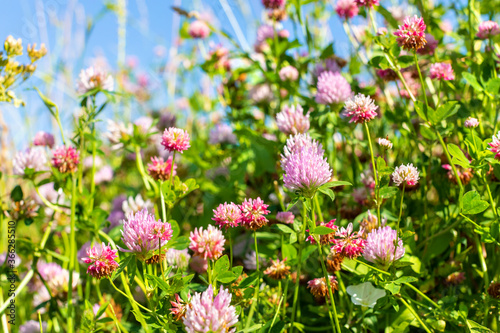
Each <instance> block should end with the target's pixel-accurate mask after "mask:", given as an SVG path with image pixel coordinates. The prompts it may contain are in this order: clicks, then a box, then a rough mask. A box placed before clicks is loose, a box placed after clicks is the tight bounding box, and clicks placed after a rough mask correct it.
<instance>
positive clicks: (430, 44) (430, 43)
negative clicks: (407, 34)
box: [417, 34, 439, 55]
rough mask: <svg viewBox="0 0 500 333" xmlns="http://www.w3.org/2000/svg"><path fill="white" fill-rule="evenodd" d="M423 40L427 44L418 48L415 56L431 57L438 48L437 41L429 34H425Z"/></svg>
mask: <svg viewBox="0 0 500 333" xmlns="http://www.w3.org/2000/svg"><path fill="white" fill-rule="evenodd" d="M425 40H426V41H427V43H426V44H425V45H424V47H422V48H420V49H418V50H417V54H420V55H427V54H428V55H433V54H434V51H435V50H436V48H437V47H438V44H439V42H438V40H437V39H436V38H434V36H432V35H431V34H425Z"/></svg>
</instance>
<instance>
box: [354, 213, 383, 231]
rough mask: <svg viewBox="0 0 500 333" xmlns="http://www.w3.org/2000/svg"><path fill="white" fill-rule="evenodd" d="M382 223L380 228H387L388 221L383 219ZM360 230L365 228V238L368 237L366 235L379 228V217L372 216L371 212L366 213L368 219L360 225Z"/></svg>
mask: <svg viewBox="0 0 500 333" xmlns="http://www.w3.org/2000/svg"><path fill="white" fill-rule="evenodd" d="M381 219H382V221H381V222H380V226H382V227H383V226H385V223H386V222H387V219H386V218H384V217H382V218H381ZM359 226H360V228H363V231H364V232H363V236H364V237H366V234H367V233H369V232H371V231H372V230H375V229H377V228H378V227H379V225H378V218H377V215H375V214H372V213H371V212H370V211H368V212H367V213H366V217H365V218H363V220H362V221H361V222H360V223H359Z"/></svg>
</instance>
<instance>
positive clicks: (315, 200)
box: [314, 195, 325, 222]
mask: <svg viewBox="0 0 500 333" xmlns="http://www.w3.org/2000/svg"><path fill="white" fill-rule="evenodd" d="M314 203H315V204H316V209H317V211H318V216H319V220H320V221H321V222H325V220H324V218H323V214H322V213H321V206H320V205H319V199H318V196H316V195H315V196H314Z"/></svg>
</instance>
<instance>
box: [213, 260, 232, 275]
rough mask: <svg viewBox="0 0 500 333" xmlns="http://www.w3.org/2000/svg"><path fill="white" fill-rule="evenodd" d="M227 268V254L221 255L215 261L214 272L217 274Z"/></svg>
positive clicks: (225, 270)
mask: <svg viewBox="0 0 500 333" xmlns="http://www.w3.org/2000/svg"><path fill="white" fill-rule="evenodd" d="M228 270H229V258H228V257H227V255H223V256H222V257H220V258H219V259H218V260H217V261H216V262H215V266H214V272H215V274H216V275H217V276H218V275H220V274H222V273H225V272H227V271H228Z"/></svg>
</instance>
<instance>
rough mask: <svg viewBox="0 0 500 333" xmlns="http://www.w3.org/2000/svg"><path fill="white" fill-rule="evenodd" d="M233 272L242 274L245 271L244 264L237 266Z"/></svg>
mask: <svg viewBox="0 0 500 333" xmlns="http://www.w3.org/2000/svg"><path fill="white" fill-rule="evenodd" d="M232 271H233V273H234V274H236V275H238V276H240V275H241V273H242V272H243V266H235V267H233V269H232Z"/></svg>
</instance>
